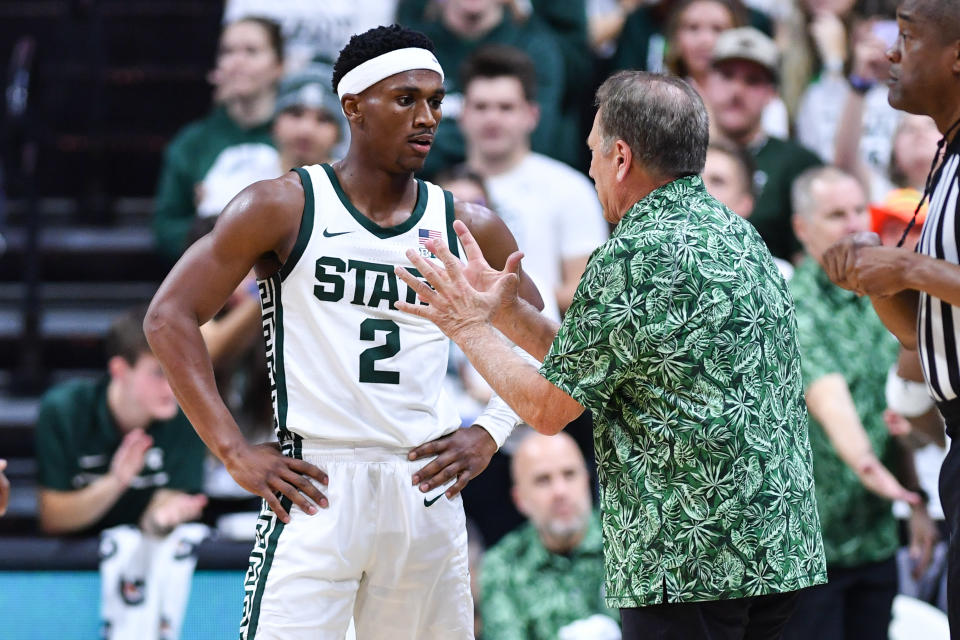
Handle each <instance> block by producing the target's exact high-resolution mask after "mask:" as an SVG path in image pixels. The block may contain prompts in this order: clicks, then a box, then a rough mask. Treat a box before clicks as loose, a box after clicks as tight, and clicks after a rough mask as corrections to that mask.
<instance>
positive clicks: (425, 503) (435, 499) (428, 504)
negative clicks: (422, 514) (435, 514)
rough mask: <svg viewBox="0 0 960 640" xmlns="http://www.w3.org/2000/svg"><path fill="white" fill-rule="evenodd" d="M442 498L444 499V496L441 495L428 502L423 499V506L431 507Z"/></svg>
mask: <svg viewBox="0 0 960 640" xmlns="http://www.w3.org/2000/svg"><path fill="white" fill-rule="evenodd" d="M442 497H443V494H442V493H441V494H440V495H438V496H436V497H434V498H433V500H427V499H426V498H424V499H423V506H425V507H429V506H431V505H432V504H433V503H434V502H436V501H437V500H439V499H440V498H442Z"/></svg>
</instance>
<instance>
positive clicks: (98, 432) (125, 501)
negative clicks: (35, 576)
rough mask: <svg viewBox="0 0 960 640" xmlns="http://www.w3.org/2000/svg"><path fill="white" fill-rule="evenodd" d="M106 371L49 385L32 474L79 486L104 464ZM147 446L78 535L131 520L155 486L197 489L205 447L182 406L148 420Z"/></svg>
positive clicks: (60, 485)
mask: <svg viewBox="0 0 960 640" xmlns="http://www.w3.org/2000/svg"><path fill="white" fill-rule="evenodd" d="M108 383H109V377H103V378H101V379H99V380H73V381H70V382H65V383H63V384H61V385H58V386H56V387H53V388H52V389H50V390H49V391H48V392H47V393H46V395H44V397H43V400H42V401H41V403H40V413H39V415H38V416H37V424H36V427H35V429H34V431H35V437H36V451H37V465H38V479H39V484H40V486H41V487H44V488H46V489H55V490H57V491H74V490H77V489H83V488H84V487H86V486H88V485H89V484H91V483H93V482H94V481H95V480H97V479H98V478H100V477H101V476H103V475H106V473H107V472H108V471H109V470H110V461H111V459H112V458H113V454H114V452H116V450H117V448H118V447H119V446H120V441H121V440H122V439H123V434H121V433H120V430H119V429H118V427H117V425H116V422H115V421H114V419H113V415H112V414H111V413H110V410H109V408H108V407H107V384H108ZM147 433H148V434H149V435H150V436H151V437H152V438H153V446H152V447H151V448H150V449H149V450H148V451H147V455H146V458H145V463H144V466H143V469H142V470H141V471H140V473H139V474H138V475H137V476H136V477H135V478H134V479H133V482H132V483H131V485H130V488H129V489H128V490H127V491H126V492H125V493H124V494H123V495H122V496H120V499H119V500H118V501H117V503H116V504H115V505H114V506H113V507H112V508H111V509H110V510H109V511H107V513H106V514H105V515H104V516H103V517H102V518H101V519H100V520H99V521H97V522H95V523H94V524H92V525H91V526H89V527H88V528H87V529H84V530H83V531H79V532H77V533H78V534H79V535H84V534H87V535H89V534H94V533H97V532H99V531H102V530H103V529H106V528H108V527H113V526H116V525H119V524H136V523H137V522H138V521H139V520H140V516H141V515H143V511H144V509H146V507H147V504H148V503H149V502H150V498H151V497H152V496H153V492H154V490H155V489H179V490H181V491H186V492H187V493H199V492H201V491H202V489H203V460H204V455H205V453H206V447H205V446H204V444H203V442H202V441H201V440H200V438H199V437H197V434H196V432H194V430H193V427H192V426H190V422H189V421H187V418H186V416H184V415H183V412H179V411H178V412H177V415H176V416H175V417H174V418H172V419H170V420H165V421H162V422H161V421H157V422H153V423H151V424H150V426H149V427H148V428H147Z"/></svg>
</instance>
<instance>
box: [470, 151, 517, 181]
mask: <svg viewBox="0 0 960 640" xmlns="http://www.w3.org/2000/svg"><path fill="white" fill-rule="evenodd" d="M528 155H530V145H529V144H523V145H520V146H518V147H517V148H515V149H512V150H511V151H509V152H508V153H505V154H502V155H484V154H481V153H479V152H478V151H477V150H476V149H471V150H470V152H469V153H468V154H467V166H469V167H470V168H471V169H472V170H473V171H475V172H477V173H478V174H480V175H481V176H483V177H484V178H490V177H493V176H499V175H501V174H504V173H507V172H508V171H511V170H513V169H515V168H516V167H517V165H519V164H520V163H521V162H523V160H524V158H526V157H527V156H528Z"/></svg>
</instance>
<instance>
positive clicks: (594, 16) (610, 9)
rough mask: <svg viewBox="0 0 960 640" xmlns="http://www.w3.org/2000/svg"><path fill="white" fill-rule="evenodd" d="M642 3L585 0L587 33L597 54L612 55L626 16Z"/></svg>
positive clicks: (607, 56) (636, 1) (627, 0)
mask: <svg viewBox="0 0 960 640" xmlns="http://www.w3.org/2000/svg"><path fill="white" fill-rule="evenodd" d="M643 4H644V2H643V0H588V1H587V35H588V37H589V39H590V47H591V48H592V49H593V51H594V53H595V54H596V55H597V56H599V57H600V58H609V57H610V56H612V55H613V52H614V48H615V46H616V42H617V39H618V38H619V37H620V33H621V32H622V31H623V26H624V24H626V22H627V16H628V15H630V14H631V13H632V12H633V10H634V9H636V8H637V7H640V6H642V5H643Z"/></svg>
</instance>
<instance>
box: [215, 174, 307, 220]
mask: <svg viewBox="0 0 960 640" xmlns="http://www.w3.org/2000/svg"><path fill="white" fill-rule="evenodd" d="M305 201H306V195H305V190H304V185H303V183H302V182H301V181H300V176H299V175H298V174H297V173H296V172H295V171H288V172H287V173H285V174H284V175H282V176H280V177H279V178H271V179H269V180H258V181H257V182H254V183H253V184H251V185H249V186H247V187H245V188H244V189H243V190H242V191H241V192H240V193H238V194H237V195H236V196H235V197H234V198H233V200H232V201H231V202H230V204H229V205H227V207H226V209H224V211H223V213H222V214H221V217H226V218H227V219H228V220H229V219H230V218H232V217H237V216H243V217H245V218H247V217H251V216H255V217H259V218H263V219H264V221H266V222H270V221H273V223H275V224H276V223H280V222H281V221H282V218H283V216H284V214H296V215H297V216H299V214H300V212H302V211H303V206H304V202H305ZM218 225H219V221H218Z"/></svg>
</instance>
